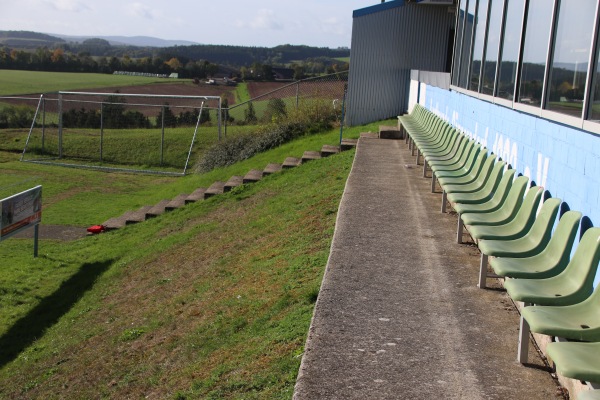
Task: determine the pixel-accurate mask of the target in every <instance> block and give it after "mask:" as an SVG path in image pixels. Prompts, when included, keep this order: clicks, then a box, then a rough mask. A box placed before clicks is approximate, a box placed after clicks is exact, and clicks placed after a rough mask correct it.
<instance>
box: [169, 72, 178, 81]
mask: <svg viewBox="0 0 600 400" xmlns="http://www.w3.org/2000/svg"><path fill="white" fill-rule="evenodd" d="M169 78H173V79H179V74H178V73H177V72H173V73H172V74H171V75H169Z"/></svg>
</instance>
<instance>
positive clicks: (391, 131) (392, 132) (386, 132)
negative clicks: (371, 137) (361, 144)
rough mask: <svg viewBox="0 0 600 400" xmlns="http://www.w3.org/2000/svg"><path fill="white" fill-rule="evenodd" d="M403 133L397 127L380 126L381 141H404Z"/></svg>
mask: <svg viewBox="0 0 600 400" xmlns="http://www.w3.org/2000/svg"><path fill="white" fill-rule="evenodd" d="M403 138H404V136H403V135H402V131H401V130H400V129H398V127H397V126H388V125H379V139H403Z"/></svg>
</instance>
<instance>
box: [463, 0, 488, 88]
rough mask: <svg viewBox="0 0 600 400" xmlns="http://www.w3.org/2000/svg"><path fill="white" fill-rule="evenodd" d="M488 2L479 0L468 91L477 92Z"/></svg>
mask: <svg viewBox="0 0 600 400" xmlns="http://www.w3.org/2000/svg"><path fill="white" fill-rule="evenodd" d="M488 4H489V0H479V7H478V10H477V16H476V18H475V37H474V38H473V61H472V62H471V72H470V76H469V87H468V89H470V90H475V91H479V76H480V74H481V60H482V58H483V45H484V43H485V28H486V26H487V14H488Z"/></svg>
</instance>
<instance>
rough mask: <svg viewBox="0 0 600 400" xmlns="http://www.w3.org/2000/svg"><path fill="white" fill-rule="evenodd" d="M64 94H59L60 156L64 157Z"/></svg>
mask: <svg viewBox="0 0 600 400" xmlns="http://www.w3.org/2000/svg"><path fill="white" fill-rule="evenodd" d="M62 141H63V96H62V93H59V94H58V158H62V154H63V147H62V144H63V143H62Z"/></svg>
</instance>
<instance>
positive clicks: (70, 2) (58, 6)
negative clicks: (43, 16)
mask: <svg viewBox="0 0 600 400" xmlns="http://www.w3.org/2000/svg"><path fill="white" fill-rule="evenodd" d="M45 3H46V4H48V5H49V6H50V7H52V8H54V9H55V10H58V11H69V12H82V11H89V10H91V8H90V7H89V6H88V5H87V4H85V3H83V2H81V1H79V0H46V1H45Z"/></svg>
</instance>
